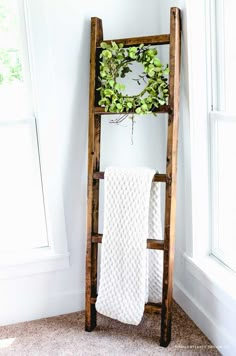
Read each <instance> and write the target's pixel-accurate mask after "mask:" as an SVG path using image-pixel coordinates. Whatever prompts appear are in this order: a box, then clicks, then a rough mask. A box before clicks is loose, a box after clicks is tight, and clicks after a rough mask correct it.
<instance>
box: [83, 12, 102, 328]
mask: <svg viewBox="0 0 236 356" xmlns="http://www.w3.org/2000/svg"><path fill="white" fill-rule="evenodd" d="M102 40H103V29H102V20H101V19H99V18H97V17H93V18H92V19H91V43H90V81H89V133H88V192H87V249H86V296H85V298H86V299H85V300H86V303H85V304H86V305H85V308H86V310H85V330H86V331H92V330H93V329H94V328H95V327H96V309H95V305H94V304H92V303H91V298H92V297H95V296H96V295H97V254H98V245H97V244H92V233H93V232H98V209H99V181H98V180H97V181H94V179H93V174H94V172H96V171H98V170H99V168H100V165H99V161H100V122H101V120H100V118H101V117H100V115H95V114H94V106H95V85H96V84H95V83H96V48H97V47H98V46H99V45H100V42H101V41H102Z"/></svg>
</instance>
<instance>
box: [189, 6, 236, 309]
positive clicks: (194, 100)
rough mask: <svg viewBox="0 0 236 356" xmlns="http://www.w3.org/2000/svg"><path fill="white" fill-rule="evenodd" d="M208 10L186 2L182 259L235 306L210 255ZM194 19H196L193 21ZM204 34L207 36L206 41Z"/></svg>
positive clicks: (231, 277) (223, 272)
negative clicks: (186, 178) (188, 229)
mask: <svg viewBox="0 0 236 356" xmlns="http://www.w3.org/2000/svg"><path fill="white" fill-rule="evenodd" d="M209 11H210V1H209V2H208V1H207V2H206V1H204V0H199V1H197V2H194V1H188V2H186V16H187V30H188V33H187V37H188V39H187V41H188V76H189V78H188V79H189V114H190V150H191V152H190V157H191V162H190V165H191V167H190V170H191V191H192V192H191V193H192V194H191V198H192V249H189V251H187V252H186V253H185V254H184V256H183V257H184V261H185V263H186V266H187V268H188V269H189V271H190V272H191V273H192V274H193V275H194V276H197V277H198V279H199V280H201V281H202V283H203V284H204V285H206V286H207V285H208V286H209V288H211V290H212V291H214V293H213V294H214V295H215V296H217V297H218V298H221V297H222V295H225V296H228V298H230V300H231V301H233V302H234V304H235V301H236V292H235V288H231V287H230V283H229V281H230V282H231V286H235V284H236V275H235V273H232V271H231V270H229V269H228V268H227V267H226V266H225V265H223V264H222V263H220V261H218V260H217V259H216V258H214V257H213V256H212V255H211V254H210V252H211V239H210V236H211V224H210V221H211V218H210V214H209V212H210V185H209V182H210V159H209V157H210V150H209V142H210V140H209V133H210V130H209V125H210V119H209V112H210V111H211V100H210V98H211V91H210V90H209V83H211V81H212V76H211V65H210V58H209V57H208V56H209V52H208V49H209V46H210V43H211V42H210V26H211V24H209V23H207V18H209V16H208V14H209ZM196 18H197V19H198V20H197V21H196ZM196 25H197V26H196ZM205 34H207V38H206V37H205ZM201 54H202V55H201ZM222 80H223V79H222ZM209 281H210V282H209ZM208 283H209V284H208ZM227 300H228V299H227ZM231 305H232V304H231Z"/></svg>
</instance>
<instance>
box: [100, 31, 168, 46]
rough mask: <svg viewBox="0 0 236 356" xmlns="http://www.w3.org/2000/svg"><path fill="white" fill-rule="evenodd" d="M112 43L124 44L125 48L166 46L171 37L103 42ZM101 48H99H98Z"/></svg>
mask: <svg viewBox="0 0 236 356" xmlns="http://www.w3.org/2000/svg"><path fill="white" fill-rule="evenodd" d="M111 41H113V42H116V43H124V45H125V46H135V45H139V44H141V43H143V44H145V45H149V44H150V45H164V44H169V43H170V35H169V34H165V35H157V36H143V37H133V38H119V39H115V40H103V41H102V42H106V43H111ZM98 48H99V47H98Z"/></svg>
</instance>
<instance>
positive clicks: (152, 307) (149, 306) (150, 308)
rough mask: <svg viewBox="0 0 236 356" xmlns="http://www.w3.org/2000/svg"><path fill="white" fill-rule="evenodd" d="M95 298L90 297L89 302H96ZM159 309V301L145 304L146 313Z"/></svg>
mask: <svg viewBox="0 0 236 356" xmlns="http://www.w3.org/2000/svg"><path fill="white" fill-rule="evenodd" d="M96 300H97V298H96V297H94V298H91V299H90V303H91V304H95V303H96ZM160 311H161V303H147V304H145V312H148V313H157V312H160Z"/></svg>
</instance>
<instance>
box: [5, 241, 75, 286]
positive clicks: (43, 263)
mask: <svg viewBox="0 0 236 356" xmlns="http://www.w3.org/2000/svg"><path fill="white" fill-rule="evenodd" d="M69 256H70V254H69V253H68V252H65V253H60V254H59V253H55V251H52V249H50V248H48V247H46V248H38V249H35V250H31V251H27V252H17V253H11V254H10V253H9V254H2V255H1V254H0V279H8V278H15V277H20V276H29V275H33V274H38V273H45V272H53V271H57V270H62V269H66V268H68V267H69Z"/></svg>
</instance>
